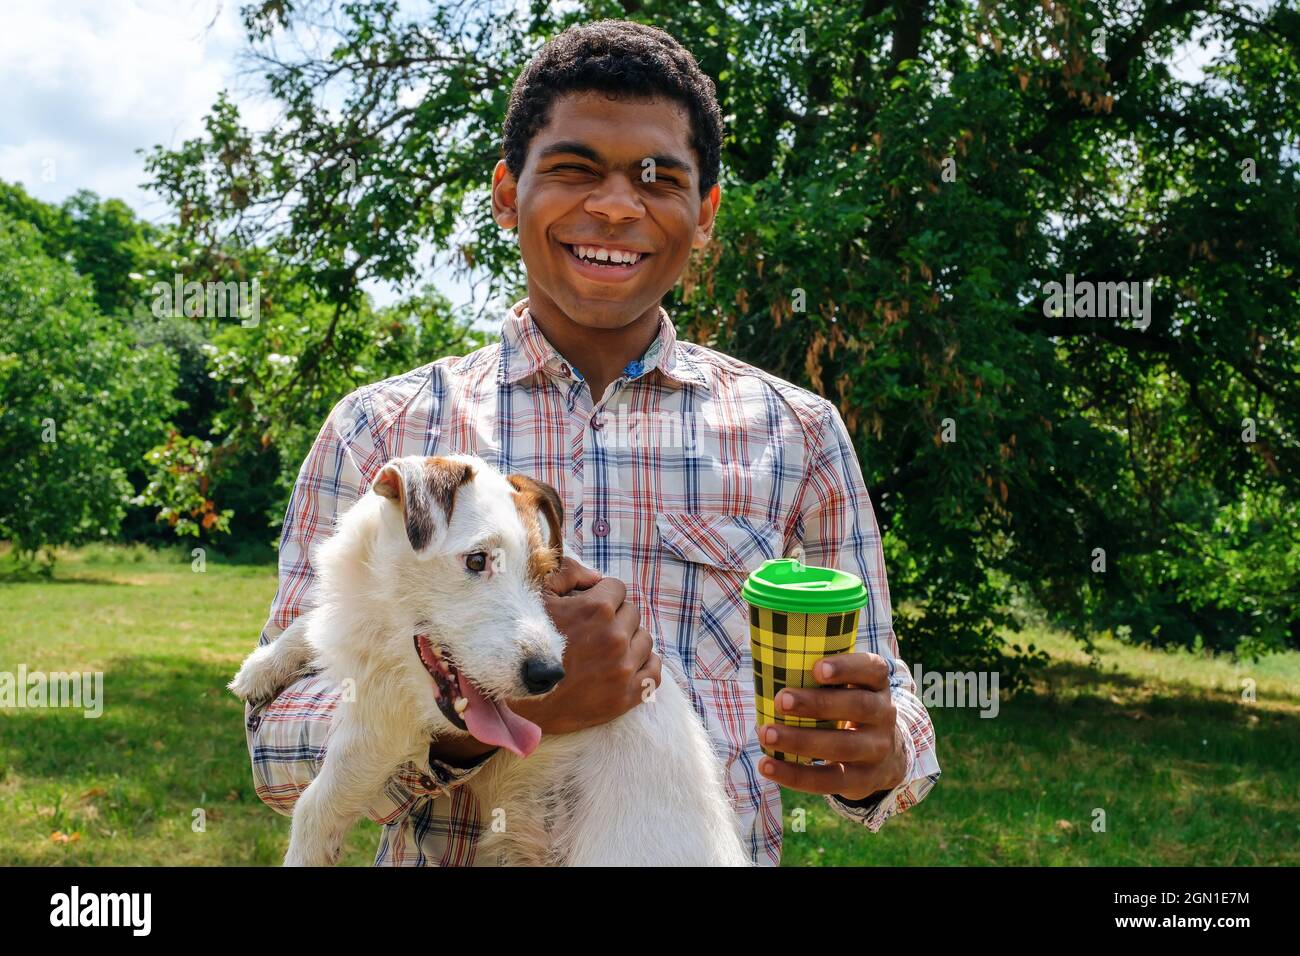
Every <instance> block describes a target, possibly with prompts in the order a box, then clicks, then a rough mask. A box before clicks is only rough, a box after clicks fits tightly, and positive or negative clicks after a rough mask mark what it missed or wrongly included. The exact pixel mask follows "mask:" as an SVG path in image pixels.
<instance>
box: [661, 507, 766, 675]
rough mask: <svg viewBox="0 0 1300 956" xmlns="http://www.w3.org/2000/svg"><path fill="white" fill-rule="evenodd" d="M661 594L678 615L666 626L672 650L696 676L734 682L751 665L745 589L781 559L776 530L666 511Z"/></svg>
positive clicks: (762, 524) (753, 523)
mask: <svg viewBox="0 0 1300 956" xmlns="http://www.w3.org/2000/svg"><path fill="white" fill-rule="evenodd" d="M655 525H656V529H657V531H658V535H659V549H658V566H657V571H658V582H657V584H658V590H659V594H660V598H661V600H662V602H663V604H662V605H661V606H666V607H669V608H672V609H673V613H672V614H670V615H668V616H667V617H665V618H664V619H663V620H662V621H661V624H663V625H666V627H665V628H664V629H662V630H661V634H660V636H661V638H662V639H663V641H664V643H665V645H666V646H667V647H668V648H671V649H673V650H675V651H677V652H678V653H679V654H681V656H682V658H683V664H684V665H685V666H686V667H687V668H688V669H689V671H690V675H691V676H692V677H697V678H705V679H707V680H734V679H735V677H736V675H737V674H738V673H739V672H740V670H741V668H742V667H744V666H749V664H748V662H749V661H750V659H751V658H750V652H749V613H748V611H747V607H748V605H746V604H745V599H744V598H743V597H741V594H740V589H741V586H742V585H743V584H744V583H745V578H747V577H748V576H749V573H750V572H751V571H754V570H755V569H757V568H758V567H759V565H761V564H762V563H763V562H764V561H766V560H768V559H769V558H777V557H780V556H781V554H780V550H781V543H782V534H781V530H780V528H778V527H777V526H776V525H774V524H772V523H770V522H767V521H760V520H756V519H753V518H746V517H742V516H740V515H726V514H693V513H690V512H685V511H675V512H674V511H669V512H660V513H659V514H657V515H656V516H655Z"/></svg>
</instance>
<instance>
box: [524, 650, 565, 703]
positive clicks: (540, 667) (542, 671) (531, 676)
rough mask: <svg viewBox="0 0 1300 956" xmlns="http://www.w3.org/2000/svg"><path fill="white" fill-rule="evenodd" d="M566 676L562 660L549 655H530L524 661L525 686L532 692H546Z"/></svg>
mask: <svg viewBox="0 0 1300 956" xmlns="http://www.w3.org/2000/svg"><path fill="white" fill-rule="evenodd" d="M563 678H564V668H563V667H561V666H560V662H559V661H556V660H552V659H550V658H547V657H530V658H528V660H526V661H524V686H525V687H527V688H528V693H530V694H545V693H546V692H547V691H548V690H550V689H551V688H552V687H554V686H555V685H556V684H558V683H559V682H560V681H561V680H563Z"/></svg>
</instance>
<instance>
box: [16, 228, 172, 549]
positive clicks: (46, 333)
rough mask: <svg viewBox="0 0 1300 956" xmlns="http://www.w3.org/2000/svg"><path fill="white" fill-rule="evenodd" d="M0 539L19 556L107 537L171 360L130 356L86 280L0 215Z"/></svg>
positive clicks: (154, 431)
mask: <svg viewBox="0 0 1300 956" xmlns="http://www.w3.org/2000/svg"><path fill="white" fill-rule="evenodd" d="M0 314H3V315H4V317H5V321H4V322H3V323H0V460H3V461H4V462H5V468H4V470H3V471H2V472H0V538H6V539H9V540H11V541H12V542H13V543H14V545H15V547H16V549H17V550H18V551H19V552H21V553H24V554H27V555H35V554H36V553H37V552H38V551H41V550H44V551H45V552H46V553H47V555H48V554H49V553H50V549H52V548H53V547H54V546H56V545H60V544H68V543H77V542H82V541H87V540H92V539H97V538H107V537H110V536H112V535H114V534H115V533H116V532H117V530H118V526H119V525H120V523H121V521H122V518H123V516H124V514H125V509H126V505H127V501H128V499H129V497H130V495H131V494H132V488H131V485H130V482H129V481H128V479H127V469H128V468H129V467H130V463H133V462H135V461H137V460H138V459H139V458H140V456H141V455H142V454H143V453H144V451H145V449H147V448H149V447H150V446H151V445H153V444H154V443H155V442H157V441H158V440H159V439H160V438H161V437H162V435H163V434H164V432H165V428H164V422H165V420H166V418H167V416H168V415H169V414H170V413H171V412H172V411H173V409H174V407H175V401H174V399H173V398H172V394H171V393H172V389H173V387H174V385H175V376H176V370H175V362H174V360H173V359H172V357H171V355H170V354H169V353H167V352H166V351H165V350H164V349H161V348H138V347H137V346H136V343H135V342H134V341H133V340H132V337H131V335H130V334H129V331H128V330H127V329H126V328H125V326H124V325H123V324H122V323H121V322H119V321H116V320H114V319H110V318H107V317H105V316H104V315H103V314H102V313H101V312H100V311H99V310H98V309H97V307H96V304H95V302H94V299H93V298H92V289H91V286H90V283H89V282H87V281H86V280H85V279H83V278H81V277H79V276H78V275H77V274H76V272H75V271H74V270H73V269H72V267H71V266H69V265H68V264H66V263H64V262H61V261H58V260H56V259H53V258H51V257H50V256H48V255H47V254H46V252H45V251H44V249H43V247H42V244H41V239H40V235H39V234H38V232H37V231H36V229H35V228H33V227H32V226H31V225H29V224H28V223H25V222H20V221H16V220H14V219H12V218H10V217H9V216H8V215H7V214H4V213H0Z"/></svg>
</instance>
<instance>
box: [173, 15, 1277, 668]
mask: <svg viewBox="0 0 1300 956" xmlns="http://www.w3.org/2000/svg"><path fill="white" fill-rule="evenodd" d="M330 6H332V5H331V4H322V3H304V4H293V3H284V2H282V0H275V2H263V3H255V4H252V5H250V6H249V7H247V8H245V22H246V26H247V28H248V33H249V40H250V44H251V45H252V46H253V47H254V49H255V50H256V52H257V55H258V56H259V58H260V62H261V63H262V64H263V65H264V67H265V73H266V80H267V85H268V89H269V91H270V92H271V94H272V95H273V96H274V97H276V98H277V100H278V101H279V102H280V103H281V104H282V106H283V110H284V118H283V122H281V123H279V124H277V125H276V126H275V128H274V129H271V130H268V131H266V132H264V133H257V134H255V133H252V132H250V131H248V130H247V129H245V128H244V126H243V125H242V123H241V121H240V118H239V115H238V111H237V110H236V108H235V107H234V106H233V104H232V103H231V102H230V101H229V100H227V99H225V98H223V99H222V100H220V101H219V102H218V103H217V105H216V107H215V108H214V110H213V112H212V114H211V116H210V117H209V119H208V124H207V131H206V134H205V136H203V137H201V138H199V139H196V140H193V141H190V142H187V143H185V144H184V145H183V146H182V147H181V148H180V149H177V150H164V149H157V150H155V151H154V152H153V154H152V155H151V158H150V167H151V169H152V172H153V175H154V181H155V185H156V186H157V187H158V188H159V189H160V190H161V191H162V193H163V194H164V195H165V196H167V197H168V198H169V199H170V201H171V202H172V203H173V204H174V205H175V206H176V208H177V209H178V210H179V213H180V231H181V235H182V236H183V237H184V238H185V240H186V241H188V242H191V243H193V244H196V245H198V246H199V247H202V248H210V249H219V248H220V247H221V245H222V244H223V243H228V242H236V243H239V244H242V245H248V244H254V243H261V244H264V245H265V246H266V248H268V249H270V250H273V251H274V252H275V253H276V254H277V255H278V256H279V257H280V260H281V261H282V263H283V264H284V265H285V267H286V268H293V269H295V270H296V271H297V273H298V274H299V275H300V276H301V277H302V281H303V282H304V283H306V284H307V285H308V286H309V287H310V288H311V289H313V290H314V291H316V292H318V293H319V294H320V295H321V296H323V297H324V299H325V300H326V301H329V302H331V303H336V304H338V305H339V307H340V308H341V309H342V310H343V311H344V312H346V311H348V310H349V309H353V308H355V307H356V301H357V298H356V297H357V290H358V289H359V288H360V284H361V283H362V282H363V281H364V280H366V279H370V278H387V279H396V280H401V281H406V280H410V279H411V278H412V277H413V276H415V275H417V274H418V271H419V269H420V264H419V263H418V261H417V256H416V252H417V249H418V248H419V247H420V245H421V244H422V243H429V244H432V245H433V246H434V247H436V248H438V249H440V250H442V251H444V252H445V253H448V254H450V255H452V256H453V257H454V259H455V261H457V262H459V263H460V264H461V265H462V266H463V267H465V268H467V269H470V270H477V272H478V273H479V274H483V275H485V276H487V277H488V278H489V280H490V282H491V284H492V286H493V287H494V288H495V289H517V288H518V286H519V282H520V275H521V273H520V266H521V264H520V262H519V261H518V255H517V250H516V249H515V248H514V246H513V243H511V242H510V241H509V238H508V237H506V236H503V235H502V233H501V232H500V231H499V230H498V229H497V228H496V227H495V225H494V224H493V222H492V220H491V217H490V212H489V208H488V204H487V202H486V184H487V179H488V174H489V171H490V169H491V167H492V164H493V163H494V162H495V160H496V158H497V156H498V155H499V130H500V125H501V120H502V118H503V115H504V109H505V101H506V96H507V94H508V90H509V86H510V83H511V81H512V79H513V77H514V76H515V75H516V73H517V72H518V70H519V69H520V68H521V67H522V65H523V63H524V62H525V61H526V59H527V57H528V56H529V55H530V54H531V52H532V51H533V50H534V49H536V47H537V45H538V44H539V43H540V42H542V41H543V40H544V39H546V38H548V37H549V36H552V35H554V33H555V32H557V31H558V30H560V29H562V28H563V27H564V26H566V25H568V24H570V23H573V22H577V21H581V20H589V19H594V18H598V17H600V16H625V15H626V16H631V17H634V18H636V19H639V20H643V21H645V22H649V23H653V24H655V25H657V26H661V27H663V28H664V29H666V30H668V31H669V32H670V33H672V34H673V35H674V36H676V37H677V38H678V39H679V40H681V42H682V43H683V44H684V45H686V47H687V48H688V49H690V50H691V51H692V52H693V53H694V54H695V55H696V57H697V59H698V60H699V61H700V63H701V66H702V67H703V68H704V69H705V71H706V72H708V73H709V74H710V75H711V76H712V77H714V78H715V80H716V82H717V86H718V93H719V99H720V102H721V104H722V111H723V114H724V117H726V120H727V124H728V138H727V141H726V143H725V151H724V178H723V205H722V210H721V214H720V217H719V223H718V227H717V230H716V236H717V241H716V242H715V243H714V245H713V247H712V248H711V250H709V252H708V253H706V254H704V255H702V256H700V257H699V258H698V260H697V261H696V262H694V263H693V266H692V268H691V270H690V272H689V274H688V275H687V276H686V278H685V281H684V282H683V283H682V285H681V286H680V288H679V289H678V290H677V291H676V292H675V293H674V301H673V302H670V303H668V305H669V306H670V308H671V309H672V311H674V313H675V315H676V316H677V318H678V320H679V323H680V324H681V327H682V330H683V333H684V334H686V335H687V336H689V337H691V338H694V339H696V340H698V341H702V342H705V343H708V344H712V345H715V346H717V347H719V348H722V349H724V350H727V351H731V352H733V353H734V354H736V355H738V356H740V357H741V358H744V359H746V360H748V361H751V362H753V363H755V364H758V365H761V366H763V367H765V368H768V369H770V370H772V371H774V372H776V373H777V374H780V375H782V376H784V377H787V378H790V379H792V380H794V381H797V382H800V383H802V384H805V385H807V386H809V387H811V388H813V389H814V390H816V391H818V392H821V393H823V394H825V395H827V396H829V397H831V398H832V399H833V400H835V401H836V402H837V403H838V404H839V406H840V407H841V409H842V411H843V413H844V417H845V419H846V421H847V423H848V425H849V426H850V429H851V430H852V432H853V434H854V437H855V440H856V442H857V444H858V449H859V452H860V457H861V460H862V463H863V469H864V472H865V474H866V476H867V479H868V483H869V485H870V486H871V491H872V498H873V501H874V502H875V503H876V507H877V511H878V514H879V516H880V520H881V523H882V526H883V528H884V530H885V534H886V548H887V554H888V558H889V562H890V569H891V583H892V586H893V589H894V591H895V598H896V603H897V604H898V605H899V606H900V617H901V618H902V620H901V621H900V624H899V631H900V633H901V634H903V635H904V636H905V638H906V639H907V640H909V641H910V642H911V643H912V646H917V645H918V644H919V648H920V650H919V653H920V654H921V655H922V656H923V657H924V660H925V661H926V663H927V665H930V666H940V665H941V664H943V663H944V662H946V661H960V662H962V663H964V664H965V665H966V666H971V665H972V664H976V663H979V662H981V661H984V662H988V663H990V664H992V662H993V661H994V660H995V659H996V658H997V656H998V655H999V654H1000V653H1001V647H1000V644H999V642H998V640H997V638H996V637H995V631H996V630H997V628H998V627H999V626H1001V625H1004V624H1006V623H1008V619H1007V616H1006V614H1005V608H1006V606H1007V604H1008V600H1009V598H1010V592H1011V589H1012V588H1013V587H1019V588H1021V589H1024V590H1028V591H1031V592H1032V593H1033V594H1034V595H1035V596H1036V597H1037V598H1038V600H1039V601H1040V602H1041V603H1042V604H1043V605H1044V606H1045V607H1047V608H1048V609H1049V610H1051V611H1052V612H1053V613H1054V614H1056V615H1057V616H1058V617H1059V618H1060V619H1061V620H1063V621H1066V622H1067V623H1070V624H1072V625H1073V626H1075V627H1076V628H1077V629H1078V630H1079V633H1080V634H1081V635H1084V636H1086V635H1087V634H1088V633H1089V632H1090V631H1091V630H1092V629H1096V628H1116V629H1118V628H1121V627H1122V628H1125V631H1124V633H1128V634H1131V636H1132V637H1133V638H1134V639H1138V640H1145V641H1151V642H1155V643H1166V642H1176V643H1181V644H1191V643H1193V642H1195V641H1197V640H1199V641H1201V642H1202V643H1204V644H1205V645H1207V646H1211V647H1219V648H1236V647H1240V646H1243V645H1242V644H1241V642H1242V641H1245V642H1246V644H1245V645H1244V646H1245V647H1246V648H1248V649H1251V650H1258V649H1261V648H1267V647H1276V646H1280V645H1281V644H1282V643H1284V642H1290V643H1292V644H1300V612H1298V611H1297V607H1300V602H1297V600H1296V596H1297V591H1300V579H1298V577H1297V568H1298V567H1300V559H1298V558H1297V549H1298V548H1300V544H1298V543H1297V540H1296V533H1295V529H1296V527H1297V525H1298V524H1300V522H1298V521H1297V518H1300V515H1297V513H1296V509H1297V506H1296V505H1295V503H1294V502H1295V501H1296V490H1297V487H1296V485H1297V483H1298V482H1300V478H1298V477H1297V476H1300V467H1297V465H1300V442H1298V441H1297V437H1296V435H1297V427H1298V425H1300V405H1298V399H1297V394H1296V382H1297V380H1298V379H1300V368H1298V367H1297V366H1298V360H1297V354H1298V352H1297V344H1298V343H1297V337H1298V333H1300V321H1298V320H1297V315H1300V310H1298V309H1297V305H1300V303H1298V302H1297V295H1298V292H1297V290H1298V289H1300V284H1298V283H1297V282H1296V281H1295V280H1296V276H1295V271H1296V264H1297V262H1298V261H1300V255H1298V253H1300V230H1298V227H1297V222H1298V221H1300V215H1298V213H1300V177H1298V176H1297V168H1296V155H1297V132H1298V131H1300V69H1298V66H1300V64H1298V63H1297V51H1300V15H1298V14H1297V12H1296V10H1295V9H1294V5H1293V4H1291V3H1285V2H1278V3H1271V4H1250V3H1244V2H1230V0H1142V2H1139V3H1131V2H1127V0H1125V2H1119V0H1108V2H1101V3H1083V2H1081V0H1008V2H1004V3H998V4H992V3H980V4H972V3H969V2H966V0H893V2H890V0H865V2H854V3H845V2H816V3H810V2H800V0H793V2H783V3H782V2H738V3H731V4H726V5H722V4H667V3H654V2H645V3H641V2H635V0H627V2H624V3H621V4H616V3H610V2H585V3H579V4H575V5H573V6H572V7H566V8H565V11H566V12H563V13H561V12H558V11H557V10H556V9H555V8H553V7H552V6H551V5H548V4H540V3H539V4H532V5H531V7H530V8H529V9H528V11H527V12H524V13H520V12H518V11H517V8H516V7H515V5H513V4H507V5H483V4H467V3H460V2H438V3H432V4H430V5H429V7H427V8H425V9H422V10H421V11H420V12H419V14H418V15H415V16H412V15H411V14H409V13H408V12H407V10H406V8H404V7H403V6H402V5H399V4H397V3H392V2H384V3H377V4H364V5H363V4H347V5H343V6H341V7H339V8H338V9H337V10H335V11H334V16H333V17H332V18H331V19H330V22H331V23H332V24H333V26H332V28H331V30H330V31H329V32H322V31H320V30H318V29H314V28H313V26H312V25H313V24H316V23H320V22H324V19H325V18H324V17H321V16H319V15H318V14H320V13H321V9H322V8H323V7H330ZM304 37H311V38H313V40H314V41H315V42H311V43H304V42H294V43H289V42H283V43H281V42H277V41H281V40H284V41H288V40H290V39H293V40H296V41H301V40H303V39H304ZM1189 48H1190V49H1193V50H1200V51H1201V52H1202V53H1203V55H1204V56H1205V57H1207V58H1208V60H1209V65H1208V66H1207V68H1206V71H1205V74H1206V75H1205V77H1204V78H1203V79H1200V80H1197V81H1188V80H1185V79H1182V78H1180V77H1179V75H1178V73H1177V71H1176V70H1175V69H1174V60H1175V58H1176V57H1179V56H1184V55H1185V54H1186V52H1187V50H1188V49H1189ZM284 50H294V51H296V52H295V53H294V54H293V55H286V54H285V53H283V52H282V51H284ZM1067 277H1074V278H1077V279H1080V280H1083V281H1086V282H1094V283H1095V282H1116V281H1123V282H1136V283H1139V288H1148V286H1143V285H1142V284H1143V283H1148V282H1149V283H1150V285H1149V288H1150V290H1151V299H1150V301H1149V303H1148V304H1149V306H1150V308H1149V311H1148V312H1146V313H1145V314H1144V315H1143V316H1141V317H1139V319H1135V318H1134V317H1131V316H1125V317H1124V320H1123V321H1119V320H1117V318H1116V317H1115V316H1113V315H1112V316H1107V317H1105V318H1094V317H1090V316H1083V315H1079V314H1078V313H1072V312H1071V311H1070V310H1066V309H1063V308H1057V307H1056V306H1054V305H1053V304H1051V302H1050V301H1049V298H1050V294H1049V291H1048V288H1049V286H1048V284H1049V283H1052V282H1061V283H1065V282H1067V281H1068V280H1067ZM333 327H334V326H330V328H333ZM320 342H321V339H320V338H319V336H317V337H313V338H312V339H311V340H310V341H307V342H305V343H303V345H302V354H303V355H304V357H305V358H306V361H307V362H310V363H314V365H313V367H319V366H320V365H321V363H320V361H319V357H318V353H317V350H318V346H319V344H320ZM271 417H275V416H274V415H273V414H272V415H271ZM1257 562H1263V563H1264V565H1263V566H1260V565H1259V564H1257Z"/></svg>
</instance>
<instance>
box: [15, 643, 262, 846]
mask: <svg viewBox="0 0 1300 956" xmlns="http://www.w3.org/2000/svg"><path fill="white" fill-rule="evenodd" d="M231 670H232V669H231V668H228V667H226V666H224V665H222V664H219V663H203V662H197V661H195V660H192V659H190V658H187V657H185V656H182V655H179V654H176V655H167V656H157V655H150V656H141V657H119V658H115V659H113V660H112V662H111V663H110V665H109V666H108V667H107V668H106V669H105V671H104V694H103V714H102V716H100V717H98V718H86V717H83V716H82V712H81V711H80V710H71V709H45V710H12V711H9V712H8V713H5V714H3V716H0V754H4V755H6V756H7V758H8V759H7V761H0V762H7V763H8V770H7V771H5V774H4V776H8V775H10V774H12V775H14V776H16V777H17V779H18V781H19V796H20V797H21V796H22V795H23V794H24V793H26V794H39V795H40V796H39V797H28V802H29V803H30V804H31V806H29V807H24V806H22V805H21V804H20V806H19V810H20V811H22V812H21V816H22V817H23V819H24V820H25V821H29V822H31V823H32V825H33V826H34V827H40V828H43V830H44V832H46V833H48V832H49V831H50V830H51V829H55V828H57V824H58V823H59V822H60V819H59V818H60V814H61V813H62V812H63V811H64V809H65V808H67V807H70V806H79V805H80V804H79V803H78V801H81V802H85V798H86V795H87V793H89V794H91V797H90V800H91V802H93V803H94V804H95V807H94V812H93V819H94V821H95V824H96V829H97V831H102V832H103V833H104V834H105V835H108V834H112V835H113V836H114V837H117V838H119V839H123V840H125V841H127V843H129V844H130V843H137V842H139V843H147V842H149V841H151V840H153V841H171V842H172V843H177V842H180V841H182V840H188V839H190V838H191V834H192V832H193V831H192V828H191V821H192V820H193V819H194V813H193V811H194V810H195V808H203V810H204V812H205V814H206V815H207V820H208V821H209V822H208V827H209V829H215V828H216V827H217V826H219V825H220V821H221V820H222V819H223V818H226V819H229V818H231V817H233V816H235V815H236V814H240V815H244V812H245V811H247V812H248V813H249V814H252V815H253V816H254V817H257V818H259V819H253V818H252V817H250V818H248V819H247V820H245V828H246V829H248V828H250V827H251V829H252V830H256V829H259V828H262V827H263V826H265V827H266V828H267V830H268V831H269V828H270V827H272V826H275V823H274V820H275V814H274V813H273V811H272V810H270V809H269V808H268V807H266V806H265V805H263V804H262V803H261V801H260V800H258V798H257V796H256V794H255V793H254V792H253V786H252V780H251V776H250V771H249V757H248V749H247V745H246V743H245V738H244V732H243V715H244V710H243V705H242V704H241V703H240V702H239V701H238V700H237V699H236V698H235V697H234V696H233V695H232V694H231V693H230V692H229V691H228V690H226V689H225V686H224V685H225V683H226V682H227V681H229V680H230V677H231ZM41 802H46V805H45V806H44V807H38V806H36V805H35V804H36V803H41ZM50 803H52V804H53V805H54V806H53V810H54V812H53V813H52V814H51V813H50V812H49V811H50V810H51V806H49V804H50ZM263 817H264V819H260V818H263ZM34 832H37V831H34ZM87 842H90V841H87ZM268 846H270V847H271V849H270V851H268V850H266V849H265V848H263V847H260V846H247V845H235V844H230V843H229V842H223V841H221V840H209V841H207V842H206V843H205V844H204V845H203V848H202V852H203V856H202V858H201V859H195V860H193V862H204V863H211V864H218V863H236V862H243V863H248V862H275V855H276V854H277V853H279V852H283V850H282V849H276V847H278V846H279V841H278V838H277V839H274V840H271V841H270V842H269V844H268ZM86 850H87V851H89V848H86ZM33 852H35V851H33ZM268 852H269V853H270V856H269V857H268V858H267V859H261V857H263V856H266V855H267V853H268ZM250 854H251V858H250ZM37 858H39V857H34V858H33V860H31V861H28V862H34V861H35V859H37ZM14 862H23V861H21V860H17V861H14ZM67 862H78V861H77V860H76V859H74V858H71V857H70V858H68V860H67ZM136 862H164V861H163V860H155V861H136Z"/></svg>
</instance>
